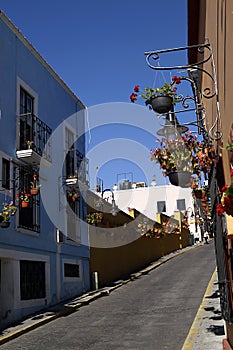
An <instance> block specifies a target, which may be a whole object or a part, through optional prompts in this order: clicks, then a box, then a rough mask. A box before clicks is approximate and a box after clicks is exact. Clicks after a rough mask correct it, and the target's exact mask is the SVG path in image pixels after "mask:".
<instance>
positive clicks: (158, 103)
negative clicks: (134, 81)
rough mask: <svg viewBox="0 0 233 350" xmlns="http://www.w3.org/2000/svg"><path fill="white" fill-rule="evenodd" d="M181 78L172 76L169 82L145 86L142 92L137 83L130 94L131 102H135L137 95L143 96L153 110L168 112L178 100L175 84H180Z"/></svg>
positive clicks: (160, 112)
mask: <svg viewBox="0 0 233 350" xmlns="http://www.w3.org/2000/svg"><path fill="white" fill-rule="evenodd" d="M180 82H181V78H180V77H177V76H174V77H172V82H171V83H165V84H164V85H163V86H161V87H159V88H150V87H145V88H144V90H143V92H140V88H139V85H136V86H135V87H134V92H133V93H132V94H131V95H130V100H131V102H135V101H136V100H137V99H138V96H141V97H142V98H144V99H145V100H146V101H145V104H146V105H149V106H150V108H152V109H153V110H154V111H155V112H157V113H159V114H164V113H168V112H169V111H171V110H172V108H173V106H174V105H175V104H176V102H179V101H180V98H179V96H178V95H177V94H176V91H177V87H176V86H175V84H180Z"/></svg>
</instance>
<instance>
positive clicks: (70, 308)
mask: <svg viewBox="0 0 233 350" xmlns="http://www.w3.org/2000/svg"><path fill="white" fill-rule="evenodd" d="M202 245H203V244H199V245H196V246H188V247H186V248H184V249H183V250H181V251H176V252H173V253H170V254H168V255H167V256H164V257H161V258H160V260H157V261H156V262H154V263H151V264H150V265H149V266H148V267H146V268H144V269H142V270H140V271H139V272H136V273H133V274H131V275H130V277H129V278H128V279H126V280H120V281H116V282H115V283H116V285H115V286H112V287H104V288H102V289H100V290H98V291H96V292H94V293H93V291H92V292H89V293H88V294H87V295H82V296H80V297H77V298H76V299H74V300H73V301H70V302H67V303H66V304H64V305H63V306H62V310H61V311H53V309H56V306H54V307H51V308H49V309H48V310H47V311H44V313H45V316H43V319H41V320H39V321H34V320H33V323H31V324H30V325H27V326H25V327H22V328H20V329H18V330H15V331H12V332H10V333H8V334H6V335H3V336H1V337H0V345H2V344H4V343H7V342H8V341H10V340H12V339H15V338H17V337H19V336H20V335H22V334H25V333H27V332H29V331H31V330H33V329H36V328H38V327H40V326H42V325H44V324H46V323H49V322H51V321H53V320H55V319H57V318H59V317H62V316H65V315H69V314H72V313H73V312H75V311H76V310H78V309H79V308H80V307H82V306H84V305H88V304H89V303H91V302H92V301H95V300H96V299H99V298H101V297H104V296H108V295H110V293H111V292H113V291H114V290H116V289H118V288H120V287H121V286H123V285H124V284H127V283H129V282H132V281H133V280H135V279H137V278H139V277H141V276H142V275H146V274H148V273H149V272H150V271H152V270H154V269H156V268H157V267H159V266H161V265H162V264H164V263H165V262H167V261H169V260H171V259H173V258H175V257H177V256H179V255H182V254H184V253H185V252H187V251H189V250H190V249H194V248H197V247H200V246H202ZM49 312H50V313H51V312H54V314H53V315H51V314H50V315H46V313H49ZM42 315H43V313H42ZM29 318H30V317H29ZM3 332H4V330H3ZM188 349H189V348H185V350H188ZM190 349H191V348H190ZM182 350H183V348H182Z"/></svg>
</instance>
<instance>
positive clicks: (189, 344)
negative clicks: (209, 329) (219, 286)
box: [181, 269, 217, 350]
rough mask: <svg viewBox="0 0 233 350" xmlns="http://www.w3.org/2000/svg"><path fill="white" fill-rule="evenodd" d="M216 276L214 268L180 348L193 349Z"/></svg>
mask: <svg viewBox="0 0 233 350" xmlns="http://www.w3.org/2000/svg"><path fill="white" fill-rule="evenodd" d="M216 278H217V269H215V271H214V273H213V275H212V277H211V279H210V281H209V284H208V286H207V289H206V291H205V294H204V297H203V299H202V302H201V305H200V307H199V309H198V311H197V314H196V316H195V319H194V321H193V324H192V326H191V328H190V330H189V333H188V336H187V338H186V339H185V342H184V345H183V347H182V348H181V350H192V349H193V344H194V342H195V340H196V337H197V334H198V330H199V328H200V325H201V322H202V319H203V316H204V314H205V307H207V306H208V299H207V297H208V295H210V294H211V290H212V288H213V285H214V281H215V280H216Z"/></svg>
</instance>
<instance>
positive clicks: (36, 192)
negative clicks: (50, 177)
mask: <svg viewBox="0 0 233 350" xmlns="http://www.w3.org/2000/svg"><path fill="white" fill-rule="evenodd" d="M38 192H39V190H38V189H37V188H31V189H30V193H31V195H32V196H36V195H37V194H38Z"/></svg>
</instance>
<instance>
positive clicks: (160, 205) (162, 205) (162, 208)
mask: <svg viewBox="0 0 233 350" xmlns="http://www.w3.org/2000/svg"><path fill="white" fill-rule="evenodd" d="M157 212H158V213H163V212H166V202H165V201H158V202H157Z"/></svg>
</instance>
